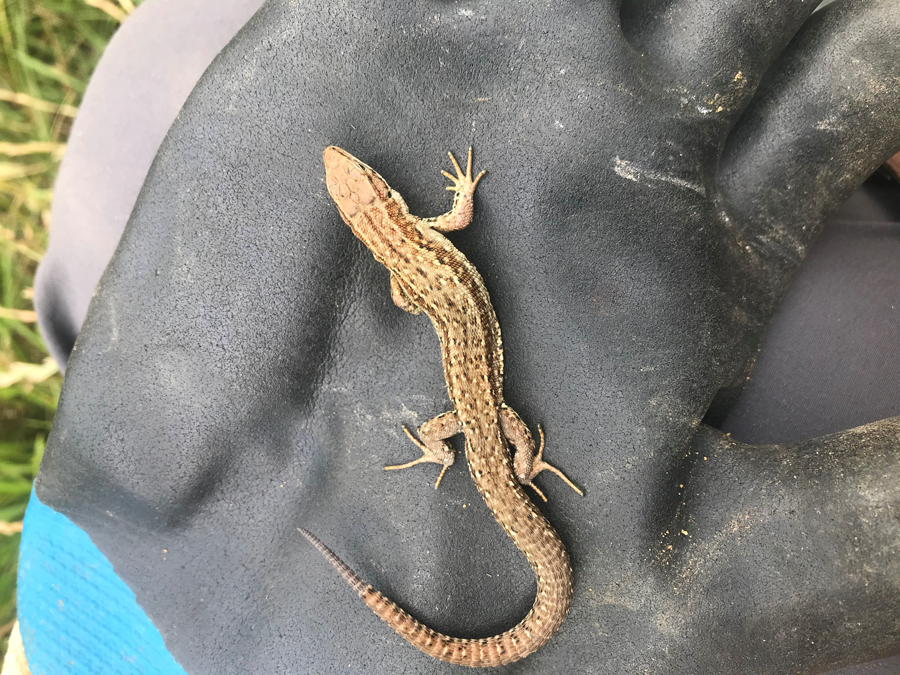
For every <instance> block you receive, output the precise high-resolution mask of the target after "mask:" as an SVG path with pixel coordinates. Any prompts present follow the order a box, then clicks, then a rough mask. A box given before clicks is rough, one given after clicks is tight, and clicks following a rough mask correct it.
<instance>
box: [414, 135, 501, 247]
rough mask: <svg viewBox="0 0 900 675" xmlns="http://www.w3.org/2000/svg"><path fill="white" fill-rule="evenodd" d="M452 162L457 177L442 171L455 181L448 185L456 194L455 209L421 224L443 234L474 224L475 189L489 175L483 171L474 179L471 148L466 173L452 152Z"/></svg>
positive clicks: (423, 220)
mask: <svg viewBox="0 0 900 675" xmlns="http://www.w3.org/2000/svg"><path fill="white" fill-rule="evenodd" d="M447 154H448V155H450V161H451V162H453V168H454V169H456V175H455V176H454V175H453V174H451V173H449V172H447V171H441V173H442V174H444V175H445V176H446V177H447V178H449V179H450V180H452V181H453V185H448V186H447V189H448V190H450V191H451V192H455V193H456V197H455V198H454V199H453V208H452V209H450V210H449V211H447V213H444V214H442V215H440V216H436V217H434V218H420V219H419V222H420V223H421V224H423V225H427V226H428V227H432V228H434V229H435V230H439V231H441V232H452V231H453V230H461V229H463V228H465V227H466V226H468V224H469V223H471V222H472V213H473V211H474V205H473V201H472V197H473V195H474V194H475V187H476V186H477V185H478V181H480V180H481V177H482V176H484V174H486V173H487V171H482V172H481V173H479V174H478V175H477V176H476V177H475V178H474V179H473V178H472V148H471V147H470V148H469V160H468V162H467V163H466V172H465V173H463V171H462V169H461V168H460V167H459V163H458V162H457V161H456V157H454V156H453V153H452V152H448V153H447Z"/></svg>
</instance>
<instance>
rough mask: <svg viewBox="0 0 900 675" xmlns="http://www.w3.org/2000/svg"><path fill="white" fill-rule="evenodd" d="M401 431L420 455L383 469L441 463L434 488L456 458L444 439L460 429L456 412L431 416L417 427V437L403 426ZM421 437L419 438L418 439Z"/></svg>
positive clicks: (390, 469) (391, 469)
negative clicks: (420, 452)
mask: <svg viewBox="0 0 900 675" xmlns="http://www.w3.org/2000/svg"><path fill="white" fill-rule="evenodd" d="M403 431H404V432H406V435H407V436H409V440H411V441H412V442H413V443H415V444H416V447H418V448H419V450H421V451H422V456H421V457H419V458H417V459H414V460H412V461H411V462H406V463H405V464H396V465H394V466H386V467H384V470H385V471H395V470H397V469H408V468H409V467H411V466H416V465H417V464H427V463H432V464H441V465H443V468H442V469H441V473H440V475H439V476H438V479H437V482H436V483H435V484H434V488H435V490H436V489H437V488H438V486H439V485H440V484H441V480H442V479H443V478H444V474H445V473H446V472H447V469H449V468H450V467H451V466H452V465H453V462H454V461H455V459H456V454H455V453H454V452H453V448H451V447H450V444H449V443H447V441H446V439H447V438H450V437H451V436H455V435H456V434H458V433H460V432H461V431H462V429H461V427H460V426H459V421H458V420H457V418H456V413H455V412H453V411H450V412H446V413H443V414H441V415H438V416H437V417H433V418H431V419H430V420H428V421H427V422H425V423H424V424H423V425H422V426H420V427H419V438H416V436H415V435H414V434H413V433H412V432H411V431H410V430H409V429H407V428H406V427H405V426H404V427H403ZM420 439H421V440H420Z"/></svg>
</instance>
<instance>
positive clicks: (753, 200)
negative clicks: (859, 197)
mask: <svg viewBox="0 0 900 675" xmlns="http://www.w3.org/2000/svg"><path fill="white" fill-rule="evenodd" d="M898 83H900V12H898V11H897V3H896V0H850V1H849V2H844V3H841V4H835V5H831V6H829V7H827V8H826V9H824V10H823V11H822V12H819V13H817V14H816V16H814V17H812V18H811V19H810V21H809V23H808V24H807V25H806V26H804V28H803V30H802V31H801V33H800V35H798V37H797V38H796V39H795V40H794V41H793V42H792V43H791V45H790V47H789V48H788V50H787V51H786V52H785V54H784V55H783V57H782V58H781V59H779V61H778V63H776V64H775V66H774V67H773V69H772V70H771V72H770V73H768V74H767V76H766V78H765V80H764V82H763V83H762V85H761V88H760V91H759V93H758V94H757V96H756V97H755V98H754V100H753V102H752V103H751V105H750V107H749V108H748V109H747V112H746V113H745V114H744V116H743V117H742V118H741V119H740V121H739V122H738V124H737V125H736V127H735V129H734V130H733V132H732V134H731V135H730V137H729V139H728V142H727V143H726V146H725V149H724V152H723V156H722V158H721V161H720V167H719V177H718V180H719V186H720V189H721V191H722V194H723V197H724V206H725V208H726V210H727V213H728V216H729V217H730V218H731V219H732V221H733V222H734V223H735V224H736V226H737V227H738V229H739V231H740V232H741V236H742V238H743V244H744V246H745V248H747V249H748V251H752V252H754V253H755V254H756V255H758V256H759V259H760V262H761V263H762V264H763V266H764V268H765V269H766V271H767V274H766V278H767V283H770V284H772V289H771V290H772V291H774V292H775V293H776V294H777V295H780V293H781V289H782V288H783V284H784V283H785V281H786V279H787V276H788V275H789V274H790V273H791V272H792V271H793V270H794V269H795V268H796V267H797V265H799V264H800V261H801V260H802V259H803V258H804V257H805V255H806V252H807V249H808V247H809V245H810V244H811V243H812V241H813V240H814V239H815V237H816V236H817V235H818V233H819V231H820V230H821V227H822V224H823V223H824V220H825V218H826V217H827V216H828V215H829V214H830V213H832V212H833V211H834V210H836V209H837V207H838V206H840V205H841V204H842V203H843V202H844V201H845V200H846V199H847V198H848V197H849V196H850V194H852V192H853V191H854V190H856V188H857V187H859V185H860V184H861V183H862V182H863V181H864V180H865V179H866V177H867V176H869V175H870V174H871V173H872V172H873V171H874V170H875V169H876V168H877V167H878V166H879V165H881V164H882V163H883V162H884V161H885V160H887V159H888V158H889V157H890V156H891V155H893V154H894V153H895V152H897V150H900V115H898V114H897V110H898V108H900V87H898V86H897V85H898Z"/></svg>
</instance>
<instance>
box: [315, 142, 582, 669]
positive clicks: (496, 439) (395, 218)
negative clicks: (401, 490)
mask: <svg viewBox="0 0 900 675" xmlns="http://www.w3.org/2000/svg"><path fill="white" fill-rule="evenodd" d="M323 158H324V161H325V171H326V184H327V187H328V192H329V194H330V195H331V197H332V198H333V199H334V201H335V203H336V204H337V207H338V210H339V212H340V214H341V217H342V218H343V219H344V222H346V223H347V224H348V225H349V226H350V228H351V229H352V230H353V233H354V234H355V235H356V236H357V237H359V239H361V240H362V242H363V243H364V244H365V245H366V246H367V247H368V248H369V250H370V251H371V252H372V254H373V255H374V256H375V259H376V260H378V261H379V262H380V263H382V264H383V265H384V266H385V267H387V268H388V270H389V271H390V273H391V296H392V298H393V300H394V302H395V303H396V304H397V305H398V306H399V307H401V308H402V309H404V310H406V311H408V312H411V313H413V314H419V313H422V312H424V313H425V314H426V315H427V316H428V317H429V318H430V319H431V322H432V323H433V324H434V328H435V330H436V331H437V334H438V338H439V339H440V344H441V357H442V360H443V367H444V375H445V378H446V381H447V391H448V393H449V396H450V400H451V402H452V403H453V410H452V411H450V412H447V413H444V414H442V415H438V416H437V417H435V418H433V419H431V420H429V421H428V422H426V423H425V424H423V425H422V426H421V427H420V428H419V438H416V437H415V436H414V435H413V434H411V433H410V432H409V431H408V430H406V429H404V430H405V431H406V433H407V435H409V437H410V438H411V439H412V441H413V442H414V443H416V445H417V446H418V447H419V448H420V449H421V450H422V453H423V454H422V457H420V458H418V459H416V460H414V461H412V462H409V463H407V464H403V465H400V466H395V467H385V468H387V469H400V468H406V467H409V466H413V465H415V464H420V463H423V462H434V463H437V464H441V465H443V469H442V470H441V474H440V476H439V477H438V484H439V483H440V480H441V478H442V477H443V475H444V472H445V471H446V470H447V467H449V466H450V465H451V464H452V463H453V460H454V454H453V450H452V449H451V447H450V446H449V445H448V444H447V442H446V440H445V439H447V438H449V437H450V436H453V435H455V434H457V433H463V434H464V435H465V441H466V442H465V448H466V449H465V452H466V460H467V462H468V465H469V472H470V473H471V476H472V480H473V481H474V482H475V485H476V486H477V487H478V491H479V492H480V493H481V496H482V497H483V498H484V501H485V503H486V504H487V506H488V508H489V509H490V510H491V513H492V514H493V515H494V518H495V519H496V520H497V522H498V523H499V524H500V526H501V527H502V528H503V529H504V531H505V532H506V534H507V535H509V537H510V538H511V539H512V540H513V542H515V545H516V546H517V547H518V548H519V549H520V550H521V551H522V553H524V554H525V557H526V558H527V559H528V562H529V564H530V565H531V568H532V569H533V570H534V574H535V577H536V578H537V596H536V598H535V601H534V605H533V607H532V608H531V611H529V612H528V614H527V615H526V616H525V618H524V619H522V621H520V622H519V623H518V624H517V625H516V626H514V627H513V628H511V629H510V630H508V631H506V632H505V633H502V634H500V635H495V636H492V637H488V638H484V639H461V638H455V637H450V636H447V635H442V634H441V633H438V632H436V631H434V630H432V629H430V628H428V627H427V626H425V625H424V624H422V623H420V622H419V621H417V620H416V619H414V618H413V617H412V616H410V615H409V614H407V613H406V612H405V611H404V610H402V609H401V608H400V607H398V606H397V605H396V604H395V603H393V602H392V601H391V600H389V599H388V598H386V597H385V596H384V595H382V594H381V593H379V592H378V591H376V590H375V589H374V588H372V586H370V585H368V584H366V583H365V582H364V581H362V579H360V578H359V577H358V576H357V575H356V574H355V573H353V571H352V570H350V568H349V567H347V565H346V564H344V563H343V562H342V561H341V560H340V559H339V558H338V557H337V556H336V555H335V554H334V553H333V552H332V551H330V550H329V549H328V548H327V547H325V545H324V544H322V542H321V541H319V539H317V538H316V537H314V536H313V535H312V534H310V533H309V532H307V531H306V530H302V529H301V530H300V532H301V533H302V534H303V535H304V536H305V537H307V539H309V540H310V541H311V542H312V543H313V544H314V545H315V546H316V548H318V549H319V550H320V551H321V552H322V553H324V554H325V556H326V558H328V559H329V561H330V562H331V563H332V564H333V565H334V567H335V568H336V569H337V570H338V572H340V574H341V575H342V576H343V577H344V578H345V579H346V580H347V582H348V583H349V584H350V585H351V586H352V587H353V589H354V590H355V591H357V593H359V596H360V597H361V598H362V599H363V600H364V601H365V603H366V604H367V605H368V606H369V607H370V608H371V609H372V610H373V611H374V612H375V613H376V614H377V615H378V616H379V617H381V618H382V619H384V621H386V622H387V623H388V624H389V625H390V626H391V627H392V628H393V629H394V630H395V631H397V633H399V634H400V635H401V636H402V637H403V638H405V639H406V640H407V641H409V642H410V643H411V644H413V645H414V646H416V647H417V648H419V649H420V650H422V651H423V652H425V653H426V654H428V655H430V656H433V657H435V658H438V659H441V660H442V661H448V662H450V663H455V664H460V665H465V666H500V665H504V664H507V663H511V662H512V661H516V660H518V659H521V658H523V657H525V656H527V655H528V654H531V653H532V652H534V651H535V650H536V649H538V648H539V647H541V646H542V645H543V644H545V643H546V642H547V641H548V640H549V639H550V638H551V637H552V636H553V635H554V634H555V633H556V631H557V630H558V629H559V627H560V625H561V624H562V622H563V619H564V618H565V616H566V613H567V612H568V610H569V604H570V603H571V599H572V567H571V564H570V562H569V556H568V554H567V553H566V549H565V547H564V546H563V543H562V541H561V540H560V538H559V536H558V535H557V533H556V531H555V530H554V529H553V527H552V526H551V525H550V523H549V522H548V521H547V520H546V518H544V516H543V515H542V514H541V512H540V511H539V510H538V509H537V508H536V507H535V506H534V504H532V503H531V501H530V500H529V498H528V496H527V495H526V494H525V491H524V489H523V486H524V485H529V486H530V487H532V488H533V489H535V490H536V491H537V493H538V494H539V495H540V496H541V497H543V494H542V493H541V492H540V491H538V490H537V488H536V487H535V486H534V485H533V483H532V479H533V478H534V477H535V476H536V475H537V474H538V473H539V472H540V471H543V470H544V469H549V470H551V471H553V472H555V473H557V474H558V475H559V476H561V477H562V478H563V479H564V480H566V482H567V483H569V485H571V486H572V487H573V488H574V489H575V490H576V491H578V488H576V487H575V486H574V485H572V484H571V483H570V482H569V481H568V479H567V478H565V476H564V475H563V474H562V472H560V471H559V470H558V469H556V468H555V467H553V466H551V465H549V464H547V463H546V462H544V461H543V460H542V459H541V457H542V454H543V447H544V442H543V440H544V437H543V432H542V431H541V444H540V448H539V450H538V451H537V453H536V454H535V447H534V446H535V444H534V440H533V438H532V436H531V432H530V431H529V430H528V427H527V426H526V425H525V423H524V422H523V421H522V419H521V418H520V417H519V416H518V415H517V414H516V413H515V411H513V410H512V408H510V407H509V406H507V405H506V404H505V403H504V401H503V350H502V346H501V340H500V326H499V325H498V323H497V318H496V316H495V314H494V308H493V307H492V305H491V301H490V298H489V297H488V292H487V289H486V288H485V286H484V282H483V281H482V278H481V275H480V274H479V273H478V271H477V270H476V269H475V267H474V266H473V265H472V264H471V263H470V262H469V261H468V259H466V257H465V256H464V255H463V254H462V253H460V251H459V250H457V249H456V247H455V246H453V244H451V243H450V241H448V240H447V238H446V237H444V236H443V235H442V234H441V232H442V231H444V232H446V231H451V230H459V229H462V228H464V227H466V226H467V225H468V224H469V223H470V222H471V220H472V214H473V201H472V198H473V193H474V191H475V187H476V186H477V184H478V181H479V180H480V179H481V177H482V176H483V175H484V172H481V173H480V174H479V175H478V176H477V177H476V178H474V179H473V178H472V150H471V148H470V149H469V158H468V164H467V167H466V171H465V173H463V171H462V170H461V169H460V167H459V164H458V163H457V162H456V159H455V158H454V157H453V155H452V154H450V159H451V160H452V162H453V165H454V167H455V169H456V174H457V175H456V176H453V175H452V174H450V173H448V172H446V171H445V172H443V173H444V175H445V176H447V177H448V178H450V180H452V181H453V185H452V186H450V187H448V188H447V189H448V190H452V191H454V192H455V193H456V196H455V199H454V203H453V208H452V209H451V210H450V211H448V212H447V213H445V214H443V215H441V216H438V217H436V218H428V219H423V218H416V217H415V216H412V215H410V213H409V209H408V208H407V206H406V203H405V202H404V201H403V198H402V197H401V196H400V195H399V194H398V193H397V192H396V191H394V190H392V189H391V188H390V187H389V186H388V184H387V182H386V181H385V180H384V179H383V178H382V177H381V176H380V175H378V173H377V172H376V171H374V170H373V169H372V168H371V167H369V166H367V165H366V164H364V163H363V162H361V161H360V160H358V159H357V158H355V157H354V156H353V155H351V154H350V153H348V152H346V151H345V150H342V149H340V148H337V147H334V146H331V147H328V148H326V149H325V151H324V155H323ZM420 439H421V440H420ZM508 444H509V445H512V446H513V447H514V448H515V456H514V458H512V459H511V458H510V451H509V447H508ZM435 487H437V484H436V485H435ZM579 494H580V491H579Z"/></svg>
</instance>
